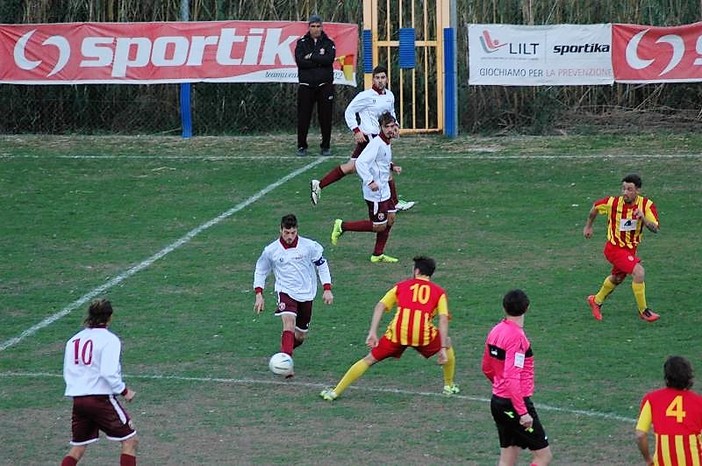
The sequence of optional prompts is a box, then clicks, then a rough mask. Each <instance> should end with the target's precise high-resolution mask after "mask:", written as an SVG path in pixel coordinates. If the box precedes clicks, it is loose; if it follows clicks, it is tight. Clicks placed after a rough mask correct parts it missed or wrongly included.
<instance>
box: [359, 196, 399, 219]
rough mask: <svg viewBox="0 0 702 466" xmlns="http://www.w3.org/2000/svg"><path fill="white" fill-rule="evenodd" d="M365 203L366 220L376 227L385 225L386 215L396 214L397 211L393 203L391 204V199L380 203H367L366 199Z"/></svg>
mask: <svg viewBox="0 0 702 466" xmlns="http://www.w3.org/2000/svg"><path fill="white" fill-rule="evenodd" d="M365 201H366V205H367V206H368V218H369V219H370V221H371V222H373V223H374V224H376V225H378V224H382V223H387V221H388V214H390V213H393V214H394V213H395V212H397V209H395V203H394V202H392V199H388V200H387V201H380V202H375V201H369V200H368V199H366V200H365Z"/></svg>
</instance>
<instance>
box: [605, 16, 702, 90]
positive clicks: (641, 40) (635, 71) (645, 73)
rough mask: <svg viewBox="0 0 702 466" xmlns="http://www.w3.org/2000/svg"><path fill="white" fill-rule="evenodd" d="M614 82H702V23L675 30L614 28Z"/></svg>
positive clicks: (632, 27)
mask: <svg viewBox="0 0 702 466" xmlns="http://www.w3.org/2000/svg"><path fill="white" fill-rule="evenodd" d="M612 66H613V70H614V80H615V81H618V82H624V83H655V82H694V81H702V23H695V24H689V25H685V26H675V27H654V26H638V25H632V24H613V25H612Z"/></svg>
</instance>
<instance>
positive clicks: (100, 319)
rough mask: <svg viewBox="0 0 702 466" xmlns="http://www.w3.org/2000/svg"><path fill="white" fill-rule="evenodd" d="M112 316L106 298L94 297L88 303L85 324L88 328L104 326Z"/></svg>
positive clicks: (110, 307) (109, 304)
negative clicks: (93, 299) (94, 298)
mask: <svg viewBox="0 0 702 466" xmlns="http://www.w3.org/2000/svg"><path fill="white" fill-rule="evenodd" d="M111 317H112V304H111V303H110V302H109V301H108V300H106V299H96V300H95V301H93V302H92V303H90V307H89V308H88V317H86V318H85V321H84V323H85V326H86V327H88V328H95V327H106V326H107V323H108V322H109V321H110V318H111Z"/></svg>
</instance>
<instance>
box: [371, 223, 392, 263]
mask: <svg viewBox="0 0 702 466" xmlns="http://www.w3.org/2000/svg"><path fill="white" fill-rule="evenodd" d="M391 228H392V227H390V226H389V227H387V228H386V229H385V230H383V231H379V232H378V233H376V234H375V248H374V249H373V255H374V256H379V255H381V254H382V253H383V252H384V251H385V243H387V242H388V237H389V236H390V229H391Z"/></svg>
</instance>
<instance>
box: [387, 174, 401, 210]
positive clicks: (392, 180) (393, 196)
mask: <svg viewBox="0 0 702 466" xmlns="http://www.w3.org/2000/svg"><path fill="white" fill-rule="evenodd" d="M388 184H389V185H390V200H391V201H392V203H393V204H395V205H397V202H398V201H399V198H398V197H397V186H395V178H390V181H388Z"/></svg>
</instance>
